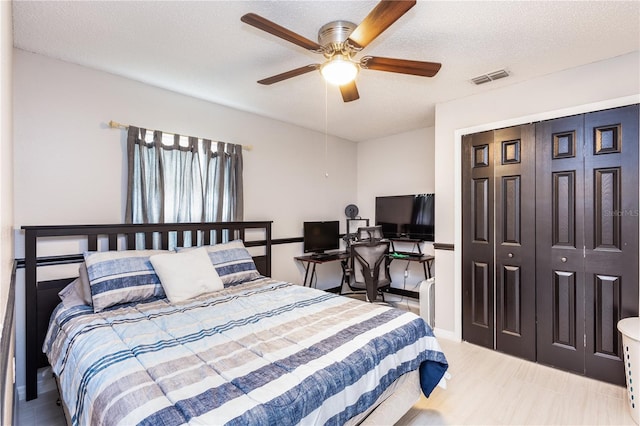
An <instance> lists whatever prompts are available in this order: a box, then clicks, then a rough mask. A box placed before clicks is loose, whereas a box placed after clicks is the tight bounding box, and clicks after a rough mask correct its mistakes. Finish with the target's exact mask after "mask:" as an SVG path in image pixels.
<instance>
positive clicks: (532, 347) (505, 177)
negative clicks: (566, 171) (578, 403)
mask: <svg viewBox="0 0 640 426" xmlns="http://www.w3.org/2000/svg"><path fill="white" fill-rule="evenodd" d="M494 159H495V161H494V167H493V169H494V179H495V242H496V243H495V264H496V268H495V282H496V285H495V292H496V308H495V312H496V316H495V322H496V336H495V338H496V344H495V348H496V349H497V350H499V351H501V352H505V353H508V354H511V355H515V356H518V357H520V358H525V359H529V360H532V361H535V359H536V303H535V301H536V290H535V289H536V280H535V276H536V273H535V244H536V234H535V127H534V125H532V124H531V125H525V126H518V127H512V128H508V129H501V130H496V131H495V132H494Z"/></svg>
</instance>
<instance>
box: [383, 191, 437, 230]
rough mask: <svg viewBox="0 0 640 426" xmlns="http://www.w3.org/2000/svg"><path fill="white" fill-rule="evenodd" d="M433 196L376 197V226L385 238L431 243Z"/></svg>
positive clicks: (433, 211)
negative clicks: (380, 228)
mask: <svg viewBox="0 0 640 426" xmlns="http://www.w3.org/2000/svg"><path fill="white" fill-rule="evenodd" d="M434 208H435V194H417V195H392V196H387V197H376V225H380V226H382V233H383V234H384V237H385V238H395V239H399V238H410V239H412V240H420V241H433V238H434V213H435V210H434Z"/></svg>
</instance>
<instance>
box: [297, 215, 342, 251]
mask: <svg viewBox="0 0 640 426" xmlns="http://www.w3.org/2000/svg"><path fill="white" fill-rule="evenodd" d="M303 239H304V242H303V250H304V252H305V253H315V254H319V253H324V252H325V251H327V250H337V249H339V248H340V221H337V220H331V221H324V222H304V223H303Z"/></svg>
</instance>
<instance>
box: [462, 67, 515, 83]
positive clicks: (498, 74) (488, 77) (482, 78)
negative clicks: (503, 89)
mask: <svg viewBox="0 0 640 426" xmlns="http://www.w3.org/2000/svg"><path fill="white" fill-rule="evenodd" d="M505 77H509V73H508V72H507V71H506V70H498V71H493V72H490V73H487V74H482V75H479V76H477V77H474V78H472V79H471V82H472V83H473V84H484V83H488V82H490V81H493V80H498V79H500V78H505Z"/></svg>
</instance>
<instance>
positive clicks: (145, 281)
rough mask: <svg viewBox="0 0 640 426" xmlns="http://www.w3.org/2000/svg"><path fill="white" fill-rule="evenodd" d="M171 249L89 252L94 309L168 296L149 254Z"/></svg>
mask: <svg viewBox="0 0 640 426" xmlns="http://www.w3.org/2000/svg"><path fill="white" fill-rule="evenodd" d="M167 252H168V251H167V250H123V251H104V252H85V253H84V261H85V262H86V264H87V273H88V275H89V286H90V287H91V299H92V300H93V311H94V312H95V313H98V312H100V311H102V310H103V309H106V308H108V307H111V306H115V305H119V304H121V303H131V302H142V301H145V300H149V299H154V298H162V297H165V293H164V290H163V288H162V284H161V283H160V278H158V275H157V274H156V272H155V270H154V269H153V265H152V264H151V262H150V261H149V257H150V256H153V255H154V254H160V253H167Z"/></svg>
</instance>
